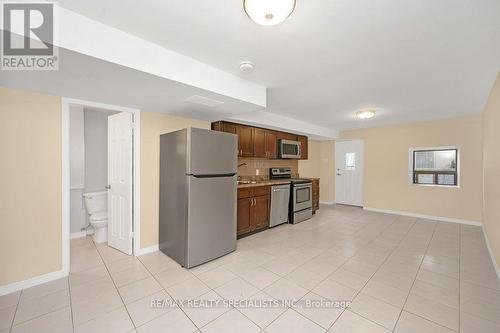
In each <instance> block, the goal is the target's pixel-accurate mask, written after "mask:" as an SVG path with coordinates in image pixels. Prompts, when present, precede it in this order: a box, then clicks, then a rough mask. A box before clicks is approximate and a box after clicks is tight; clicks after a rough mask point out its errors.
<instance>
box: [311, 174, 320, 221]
mask: <svg viewBox="0 0 500 333" xmlns="http://www.w3.org/2000/svg"><path fill="white" fill-rule="evenodd" d="M312 209H313V213H316V211H317V210H318V209H319V178H313V179H312Z"/></svg>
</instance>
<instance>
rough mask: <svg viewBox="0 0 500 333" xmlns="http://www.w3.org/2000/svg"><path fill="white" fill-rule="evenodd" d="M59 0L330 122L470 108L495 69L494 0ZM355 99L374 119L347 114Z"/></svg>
mask: <svg viewBox="0 0 500 333" xmlns="http://www.w3.org/2000/svg"><path fill="white" fill-rule="evenodd" d="M59 4H60V5H61V6H63V7H65V8H68V9H70V10H73V11H75V12H78V13H80V14H82V15H85V16H88V17H90V18H92V19H95V20H97V21H101V22H103V23H105V24H107V25H111V26H114V27H116V28H118V29H120V30H123V31H126V32H129V33H131V34H134V35H136V36H138V37H141V38H143V39H146V40H149V41H152V42H154V43H157V44H159V45H162V46H164V47H166V48H169V49H172V50H174V51H177V52H179V53H182V54H184V55H187V56H190V57H193V58H195V59H198V60H200V61H202V62H205V63H207V64H209V65H213V66H215V67H218V68H220V69H223V70H225V71H227V72H230V73H235V74H237V75H241V76H242V77H244V78H246V79H248V80H251V81H254V82H256V83H258V84H262V85H265V86H267V87H268V88H269V89H268V107H267V111H266V112H272V113H274V114H278V115H283V116H287V117H291V118H294V119H297V120H304V121H307V122H310V123H314V124H318V125H321V126H328V127H332V128H337V129H346V128H356V127H366V126H378V125H384V124H389V123H398V122H410V121H419V120H427V119H435V118H446V117H452V116H460V115H466V114H471V113H477V112H480V111H482V108H483V106H484V104H485V101H486V98H487V95H488V93H489V90H490V88H491V85H492V84H493V81H494V79H495V77H496V75H497V73H498V70H499V69H500V1H498V0H480V1H477V0H417V1H416V0H412V1H410V0H397V1H395V0H378V1H373V0H297V7H296V10H295V12H294V13H293V14H292V16H291V17H290V18H289V19H288V20H287V21H285V22H284V23H283V24H281V25H279V26H274V27H261V26H258V25H256V24H254V23H253V22H252V21H250V20H249V19H248V18H247V17H246V15H245V14H244V12H243V9H242V1H241V0H210V1H194V0H164V1H154V0H142V1H140V2H137V1H134V0H86V1H81V0H59ZM243 60H251V61H253V62H254V63H255V65H256V68H255V71H254V72H253V73H251V74H248V75H244V74H240V73H239V70H238V64H239V62H241V61H243ZM363 107H375V108H378V109H379V111H378V114H377V116H376V117H375V118H373V119H372V120H369V121H360V120H357V119H355V118H354V113H355V112H356V110H358V109H359V108H363Z"/></svg>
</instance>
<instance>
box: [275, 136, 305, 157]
mask: <svg viewBox="0 0 500 333" xmlns="http://www.w3.org/2000/svg"><path fill="white" fill-rule="evenodd" d="M278 148H279V149H278V151H279V158H296V159H300V151H301V149H300V142H299V141H292V140H279V141H278Z"/></svg>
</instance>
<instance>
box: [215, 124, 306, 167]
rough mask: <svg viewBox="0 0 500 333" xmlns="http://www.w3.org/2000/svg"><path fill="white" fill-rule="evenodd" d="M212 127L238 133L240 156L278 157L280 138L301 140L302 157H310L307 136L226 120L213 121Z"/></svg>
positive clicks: (304, 158)
mask: <svg viewBox="0 0 500 333" xmlns="http://www.w3.org/2000/svg"><path fill="white" fill-rule="evenodd" d="M212 129H213V130H215V131H221V132H227V133H233V134H236V135H238V156H243V157H259V158H268V159H277V158H278V140H291V141H300V142H301V148H302V157H301V159H303V160H306V159H307V158H308V149H307V143H308V140H307V136H303V135H295V134H292V133H286V132H280V131H274V130H271V129H265V128H260V127H252V126H247V125H242V124H236V123H231V122H226V121H216V122H213V123H212Z"/></svg>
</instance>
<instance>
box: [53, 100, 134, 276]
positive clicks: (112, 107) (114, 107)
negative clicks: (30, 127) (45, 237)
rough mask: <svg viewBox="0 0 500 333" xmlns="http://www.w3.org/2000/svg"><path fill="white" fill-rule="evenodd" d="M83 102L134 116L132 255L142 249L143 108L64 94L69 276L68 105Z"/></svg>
mask: <svg viewBox="0 0 500 333" xmlns="http://www.w3.org/2000/svg"><path fill="white" fill-rule="evenodd" d="M70 105H81V106H86V107H93V108H98V109H107V110H112V111H118V112H130V113H132V114H133V115H134V127H133V129H134V140H133V151H134V153H133V154H134V155H133V159H132V166H133V169H134V171H133V174H132V177H133V181H132V184H133V185H132V186H133V192H132V193H133V198H134V199H133V207H132V209H133V215H132V227H133V231H134V232H133V237H134V241H133V247H134V250H133V255H137V254H138V253H139V252H140V248H141V195H140V194H141V193H140V191H141V178H140V175H141V173H140V171H141V170H140V164H141V163H140V161H141V111H140V110H139V109H133V108H128V107H123V106H118V105H112V104H104V103H97V102H91V101H86V100H80V99H73V98H67V97H63V98H62V100H61V108H62V110H61V131H62V132H61V134H62V135H61V148H62V182H61V183H62V226H61V227H62V228H61V231H62V271H63V272H64V273H65V274H66V275H68V274H69V269H70V242H69V240H70V168H69V165H70V163H69V107H70Z"/></svg>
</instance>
